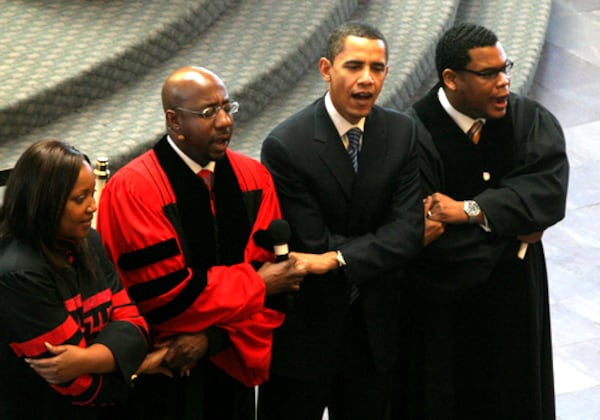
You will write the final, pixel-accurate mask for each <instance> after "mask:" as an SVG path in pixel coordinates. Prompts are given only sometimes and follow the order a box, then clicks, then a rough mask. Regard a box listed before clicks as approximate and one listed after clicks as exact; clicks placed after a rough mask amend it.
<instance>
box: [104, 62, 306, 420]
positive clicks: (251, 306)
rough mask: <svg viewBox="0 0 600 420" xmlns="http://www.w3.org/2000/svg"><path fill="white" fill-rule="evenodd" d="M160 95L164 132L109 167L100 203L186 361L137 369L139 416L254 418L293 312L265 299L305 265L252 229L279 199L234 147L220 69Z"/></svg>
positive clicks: (135, 411)
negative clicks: (144, 372)
mask: <svg viewBox="0 0 600 420" xmlns="http://www.w3.org/2000/svg"><path fill="white" fill-rule="evenodd" d="M162 102H163V109H164V112H165V119H166V126H167V135H166V136H165V137H163V138H162V139H161V140H160V141H159V142H158V143H157V144H156V145H155V146H154V148H153V149H152V150H149V151H148V152H146V153H144V154H143V155H141V156H139V157H138V158H136V159H134V160H133V161H131V162H130V163H128V164H127V165H125V166H124V167H123V168H121V169H120V170H119V171H118V172H117V173H116V174H115V175H114V176H113V177H112V178H111V180H110V181H109V182H108V184H107V185H106V187H105V188H104V190H103V193H102V200H101V202H100V205H99V216H98V230H99V232H100V234H101V236H102V240H103V242H104V245H105V247H106V248H107V252H108V254H109V257H110V258H111V259H112V260H113V261H114V263H115V265H116V267H117V270H118V271H119V274H120V275H121V278H122V281H123V283H124V285H125V286H126V287H127V289H128V291H129V293H130V295H131V297H132V299H134V300H135V301H136V302H137V304H138V306H139V308H140V312H141V313H142V314H143V315H144V316H145V318H146V320H147V321H148V324H149V326H150V329H151V332H152V334H153V335H154V341H155V343H157V344H158V345H161V344H162V345H169V346H170V350H169V353H168V354H167V356H166V357H165V360H164V363H165V364H166V365H167V366H168V367H171V368H173V369H174V370H175V371H177V374H176V375H175V376H176V377H174V378H172V379H171V378H167V377H166V376H162V375H152V376H142V377H140V378H139V379H138V380H137V382H138V383H137V384H136V392H135V395H134V398H133V400H132V403H131V408H132V410H131V411H132V413H131V415H132V416H133V417H134V418H149V417H148V416H151V417H152V418H173V419H175V418H176V419H183V418H191V417H193V418H196V419H211V418H218V419H246V418H252V417H253V415H254V414H253V413H254V392H253V388H252V387H253V386H254V385H256V384H258V383H261V382H263V381H265V380H266V379H267V374H268V367H269V364H270V357H271V339H272V330H273V329H274V328H276V327H278V326H279V325H280V324H281V323H282V322H283V317H284V315H283V314H282V313H281V312H278V311H275V310H272V309H269V308H267V307H265V298H266V296H267V295H274V294H278V293H280V292H288V291H295V290H297V289H298V288H299V283H300V281H301V279H302V276H303V275H304V269H303V267H302V266H301V264H296V261H295V260H294V259H290V260H288V261H285V262H281V263H277V264H275V263H271V262H269V261H270V260H272V259H273V255H272V253H271V252H269V251H267V250H265V249H263V248H260V247H258V246H256V244H255V243H254V241H253V240H252V237H253V235H254V233H255V232H257V231H258V230H264V229H267V228H268V226H269V224H270V223H271V221H272V220H273V219H277V218H279V217H280V210H279V203H278V201H277V197H276V195H275V189H274V187H273V182H272V179H271V176H270V174H269V172H268V171H267V170H266V169H265V168H264V167H263V166H262V165H261V164H260V163H258V162H257V161H255V160H253V159H250V158H248V157H246V156H243V155H241V154H239V153H235V152H233V151H231V150H228V145H229V141H230V139H231V135H232V131H233V114H234V113H235V112H236V111H237V109H238V107H239V105H238V104H237V103H236V102H233V101H231V100H230V98H229V95H228V92H227V88H226V87H225V85H224V83H223V82H222V81H221V79H220V78H219V77H218V76H217V75H215V74H214V73H212V72H210V71H208V70H206V69H203V68H196V67H184V68H181V69H179V70H177V71H175V72H174V73H172V74H171V75H170V76H169V77H168V78H167V80H166V82H165V84H164V86H163V90H162ZM206 174H208V176H206ZM180 372H182V373H185V374H183V375H179V374H178V373H180ZM145 416H146V417H145Z"/></svg>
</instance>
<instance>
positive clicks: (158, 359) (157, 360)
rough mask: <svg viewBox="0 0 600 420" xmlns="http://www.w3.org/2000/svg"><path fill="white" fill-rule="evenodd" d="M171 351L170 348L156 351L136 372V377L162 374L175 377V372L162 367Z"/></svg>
mask: <svg viewBox="0 0 600 420" xmlns="http://www.w3.org/2000/svg"><path fill="white" fill-rule="evenodd" d="M168 351H169V347H168V346H165V347H161V348H159V349H158V350H154V351H153V352H151V353H148V354H147V355H146V358H145V359H144V361H143V362H142V364H141V365H140V367H139V368H138V370H137V371H136V372H135V376H137V375H141V374H144V375H154V374H157V373H160V374H162V375H166V376H168V377H169V378H172V377H173V372H171V371H170V370H169V369H167V368H166V367H164V366H162V363H163V360H164V358H165V356H166V355H167V352H168Z"/></svg>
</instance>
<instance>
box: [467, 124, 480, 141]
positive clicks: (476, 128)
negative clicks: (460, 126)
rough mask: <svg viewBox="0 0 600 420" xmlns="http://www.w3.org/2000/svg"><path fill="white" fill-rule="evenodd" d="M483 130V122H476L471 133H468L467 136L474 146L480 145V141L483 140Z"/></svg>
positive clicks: (470, 130)
mask: <svg viewBox="0 0 600 420" xmlns="http://www.w3.org/2000/svg"><path fill="white" fill-rule="evenodd" d="M482 128H483V121H481V120H476V121H475V122H474V123H473V125H472V126H471V128H469V131H467V136H469V138H470V139H471V141H472V142H473V144H479V139H480V138H481V129H482Z"/></svg>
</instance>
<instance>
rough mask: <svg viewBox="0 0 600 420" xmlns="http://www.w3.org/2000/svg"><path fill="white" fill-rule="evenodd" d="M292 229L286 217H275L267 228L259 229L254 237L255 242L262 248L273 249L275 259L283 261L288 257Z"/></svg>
mask: <svg viewBox="0 0 600 420" xmlns="http://www.w3.org/2000/svg"><path fill="white" fill-rule="evenodd" d="M290 236H291V230H290V225H289V223H288V222H287V220H285V219H273V220H272V221H271V223H270V224H269V227H268V228H267V229H266V230H258V231H256V233H254V236H253V237H252V238H253V239H254V243H255V244H256V245H258V246H260V247H261V248H265V249H267V250H269V251H273V253H274V254H275V261H277V262H281V261H285V260H287V259H288V253H289V247H288V242H289V240H290Z"/></svg>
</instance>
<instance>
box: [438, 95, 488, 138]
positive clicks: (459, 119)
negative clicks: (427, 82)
mask: <svg viewBox="0 0 600 420" xmlns="http://www.w3.org/2000/svg"><path fill="white" fill-rule="evenodd" d="M437 97H438V100H439V101H440V104H441V105H442V108H444V110H445V111H446V112H447V113H448V115H450V118H452V119H453V120H454V122H455V123H456V125H458V126H459V127H460V129H461V130H462V131H463V132H464V133H467V131H469V128H471V126H472V125H473V123H474V122H475V121H477V120H481V121H483V123H484V124H485V118H477V119H473V118H471V117H469V116H468V115H465V114H463V113H462V112H460V111H458V110H457V109H456V108H454V107H453V106H452V104H451V103H450V101H449V100H448V97H447V96H446V92H445V91H444V88H443V87H440V88H439V89H438V92H437Z"/></svg>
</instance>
